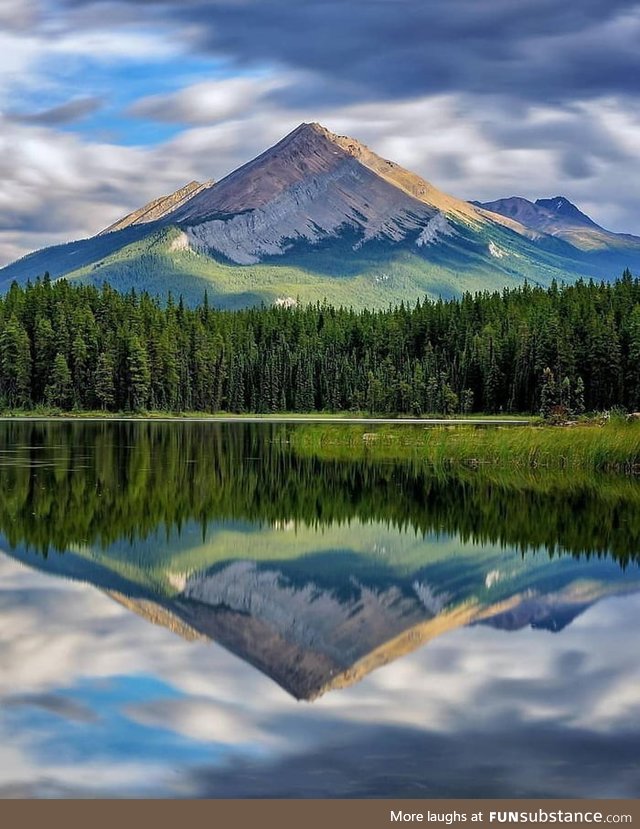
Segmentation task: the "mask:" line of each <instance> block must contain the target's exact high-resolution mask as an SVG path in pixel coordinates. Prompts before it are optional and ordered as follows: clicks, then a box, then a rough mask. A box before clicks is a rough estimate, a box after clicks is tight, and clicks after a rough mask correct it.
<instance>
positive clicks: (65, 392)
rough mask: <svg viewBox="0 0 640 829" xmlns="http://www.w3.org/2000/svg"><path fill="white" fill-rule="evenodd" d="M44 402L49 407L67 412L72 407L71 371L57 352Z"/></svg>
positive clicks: (64, 358)
mask: <svg viewBox="0 0 640 829" xmlns="http://www.w3.org/2000/svg"><path fill="white" fill-rule="evenodd" d="M45 400H46V401H47V403H48V404H49V405H50V406H57V407H58V408H60V409H64V410H68V409H70V408H71V407H72V406H73V383H72V379H71V371H70V370H69V366H68V364H67V359H66V357H65V356H64V354H60V352H58V353H57V354H56V356H55V359H54V361H53V370H52V372H51V378H50V380H49V383H48V384H47V388H46V391H45Z"/></svg>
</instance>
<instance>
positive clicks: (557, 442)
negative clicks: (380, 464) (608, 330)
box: [290, 420, 640, 475]
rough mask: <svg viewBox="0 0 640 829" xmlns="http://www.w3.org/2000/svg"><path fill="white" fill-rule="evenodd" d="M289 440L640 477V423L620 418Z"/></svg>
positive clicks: (326, 447) (407, 456)
mask: <svg viewBox="0 0 640 829" xmlns="http://www.w3.org/2000/svg"><path fill="white" fill-rule="evenodd" d="M290 442H291V444H292V447H293V448H294V450H295V451H297V452H299V453H302V454H313V455H316V456H318V457H320V458H322V459H324V460H348V459H354V458H358V457H368V458H371V459H372V460H380V461H385V460H386V461H393V460H401V459H402V460H417V461H421V462H423V463H424V462H426V463H429V464H431V465H432V466H434V467H437V468H451V467H455V466H464V467H469V468H477V467H495V468H507V467H515V468H518V467H519V468H522V469H551V470H563V469H592V470H599V471H615V472H624V473H625V474H631V475H640V423H637V422H635V423H626V422H624V421H620V422H619V421H617V420H616V421H615V422H610V423H607V424H605V425H600V424H597V423H584V424H578V425H575V426H571V427H559V426H548V425H537V426H532V425H523V426H521V427H517V428H512V427H511V428H501V427H500V426H496V427H495V428H486V429H482V428H479V429H478V428H472V427H466V426H464V425H461V426H456V427H455V428H453V427H447V426H446V425H445V426H441V427H433V428H428V429H415V430H410V431H409V430H407V431H405V430H393V427H391V428H386V427H382V428H379V429H377V430H376V431H375V432H371V431H366V430H365V429H364V428H358V427H351V428H350V429H349V430H347V429H342V430H340V429H339V428H334V429H332V430H328V429H323V427H322V426H321V425H318V426H308V427H305V428H304V429H300V430H296V432H295V433H293V434H292V435H291V438H290Z"/></svg>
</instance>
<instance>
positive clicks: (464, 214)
mask: <svg viewBox="0 0 640 829" xmlns="http://www.w3.org/2000/svg"><path fill="white" fill-rule="evenodd" d="M548 201H549V203H548V204H547V202H546V201H544V200H542V201H539V202H536V203H535V204H534V203H531V202H527V201H526V200H524V199H523V200H516V199H506V200H500V201H499V202H491V203H488V204H478V203H470V202H466V201H463V200H460V199H457V198H455V197H453V196H450V195H447V194H445V193H443V192H441V191H439V190H438V189H436V188H435V187H434V186H433V185H431V184H430V183H429V182H427V181H425V180H424V179H422V178H420V177H419V176H417V175H415V174H413V173H411V172H409V171H408V170H405V169H403V168H402V167H400V166H398V165H397V164H395V163H394V162H392V161H387V160H385V159H383V158H381V157H380V156H378V155H376V154H375V153H374V152H372V151H371V150H370V149H368V148H367V147H366V146H364V145H363V144H361V143H359V142H358V141H356V140H354V139H351V138H348V137H345V136H339V135H335V134H333V133H331V132H329V131H328V130H327V129H325V128H324V127H322V126H321V125H319V124H301V125H300V126H299V127H297V128H296V129H295V130H293V132H291V133H290V134H289V135H287V136H285V138H283V139H282V140H281V141H279V142H278V143H277V144H275V145H274V146H273V147H271V148H269V149H268V150H266V151H265V152H264V153H262V154H261V155H259V156H258V157H257V158H255V159H253V160H252V161H249V162H248V163H247V164H245V165H243V166H242V167H239V168H238V169H237V170H235V171H233V172H232V173H230V174H229V175H228V176H226V177H225V178H223V179H222V180H220V181H219V182H217V183H214V182H213V181H208V182H205V183H204V184H200V183H198V182H190V183H189V184H187V185H186V186H185V187H183V188H181V189H179V190H177V191H176V192H175V193H172V194H170V195H168V196H163V197H160V198H159V199H155V200H154V201H152V202H150V203H149V204H147V205H145V206H144V207H142V208H140V209H139V210H136V211H134V212H133V213H130V214H128V215H127V216H125V217H124V218H123V219H121V220H120V221H118V222H116V223H114V224H112V225H110V226H109V227H108V228H106V229H105V230H104V231H102V232H101V233H99V234H98V235H97V236H94V237H92V238H90V239H84V240H80V241H77V242H71V243H69V244H66V245H58V246H55V247H52V248H47V249H44V250H42V251H37V252H35V253H33V254H30V255H29V256H26V257H24V258H23V259H21V260H19V261H17V262H14V263H13V264H11V265H8V266H7V267H5V268H3V269H0V289H6V288H7V287H8V285H9V284H10V283H11V281H12V280H14V279H15V280H18V281H22V282H24V281H26V280H27V279H34V278H35V277H37V276H39V275H41V274H43V273H44V272H45V271H48V272H49V273H50V274H51V275H52V277H54V278H58V277H61V276H65V277H67V278H69V279H73V280H79V281H81V282H83V283H93V284H102V283H103V282H104V281H108V282H109V283H110V284H111V285H113V287H115V288H118V289H121V290H128V289H130V288H132V287H133V288H136V289H146V290H148V291H150V292H151V293H158V294H160V295H166V294H167V293H168V292H169V291H172V292H173V293H174V294H179V293H180V294H182V295H183V296H184V298H185V300H186V301H188V302H192V303H194V302H197V301H199V300H200V299H202V296H203V294H204V291H205V290H207V291H208V293H209V297H210V299H211V300H212V301H213V302H214V303H216V304H218V305H222V306H225V307H241V306H246V305H251V304H256V303H260V302H267V303H270V302H278V301H279V302H287V303H289V304H290V303H292V302H293V301H294V299H295V298H297V297H299V298H300V300H302V301H305V302H306V301H317V300H322V299H324V298H328V299H330V300H331V301H332V302H333V303H335V304H345V305H353V306H354V307H366V306H369V307H385V306H387V305H388V304H389V303H395V302H399V301H401V300H405V301H413V300H415V299H417V298H421V297H423V296H424V295H425V294H428V295H431V296H438V295H441V296H445V297H448V296H454V295H459V294H461V293H462V292H464V291H466V290H480V289H497V288H501V287H504V286H514V285H518V284H521V283H522V282H523V281H524V280H525V279H528V280H529V281H531V282H534V283H538V284H542V285H547V284H549V283H550V282H551V280H552V279H557V280H573V279H576V278H578V277H580V276H584V277H588V276H594V277H597V278H607V279H608V278H614V277H617V276H619V274H620V273H621V271H622V270H623V269H624V268H625V267H630V268H631V269H632V270H636V271H638V270H640V239H637V238H635V237H630V236H629V237H627V236H619V235H617V234H612V233H609V232H608V231H605V230H604V229H602V228H599V227H598V226H597V225H595V223H593V222H591V220H590V219H588V217H586V216H584V214H582V213H580V211H578V210H577V208H575V207H574V206H573V205H571V203H570V202H567V201H566V200H563V199H560V198H558V199H555V200H554V199H552V200H548ZM516 202H517V203H516ZM521 202H522V204H521ZM545 223H546V224H545ZM558 228H560V230H558Z"/></svg>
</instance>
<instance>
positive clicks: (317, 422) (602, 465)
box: [0, 410, 640, 476]
mask: <svg viewBox="0 0 640 829" xmlns="http://www.w3.org/2000/svg"><path fill="white" fill-rule="evenodd" d="M20 421H22V422H28V421H33V422H47V421H50V422H91V421H98V422H140V423H144V422H147V423H152V422H156V423H162V422H181V423H188V422H193V423H257V424H259V423H272V424H281V425H282V426H283V427H286V426H288V425H296V428H295V429H294V430H291V431H288V432H287V433H286V436H285V437H284V439H285V440H286V441H287V443H288V444H290V446H291V448H292V449H293V450H294V451H295V452H296V453H298V454H302V455H311V454H312V455H314V456H316V457H318V458H321V459H323V460H332V461H341V460H343V461H347V460H353V459H357V458H368V459H371V460H381V461H387V462H393V461H405V460H414V461H417V462H420V463H428V464H430V465H432V466H434V467H437V468H443V469H444V468H451V467H455V466H464V467H467V468H477V467H494V468H521V469H541V470H544V469H552V470H567V469H585V470H599V471H615V472H623V473H625V474H630V475H634V476H635V475H640V422H638V421H635V422H631V423H629V422H626V421H625V419H624V418H623V417H613V418H611V420H610V421H608V422H606V423H603V422H602V421H599V420H593V419H592V420H585V421H583V422H580V423H576V424H572V425H570V426H554V425H549V424H547V423H544V422H543V421H542V420H541V419H540V418H537V417H526V416H518V415H515V416H513V417H509V418H500V417H499V416H487V417H483V416H478V415H476V416H474V417H459V418H419V419H417V418H406V417H397V418H383V417H380V418H376V417H370V416H366V415H361V414H359V413H353V412H345V413H341V414H332V413H321V414H251V415H248V414H247V415H230V414H226V413H218V414H203V413H201V412H183V413H176V412H150V413H139V414H134V413H117V414H113V413H107V412H56V411H43V410H38V411H31V412H29V411H24V412H11V413H5V414H0V422H5V423H10V422H20Z"/></svg>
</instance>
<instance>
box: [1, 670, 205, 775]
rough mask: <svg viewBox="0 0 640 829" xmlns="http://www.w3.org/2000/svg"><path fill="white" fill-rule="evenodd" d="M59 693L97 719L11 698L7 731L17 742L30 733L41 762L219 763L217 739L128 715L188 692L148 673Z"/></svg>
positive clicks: (87, 682)
mask: <svg viewBox="0 0 640 829" xmlns="http://www.w3.org/2000/svg"><path fill="white" fill-rule="evenodd" d="M55 694H56V695H57V696H58V697H59V698H61V699H64V700H66V701H67V702H69V701H70V702H75V703H76V705H77V706H82V707H83V708H84V709H85V710H86V711H90V712H92V713H93V715H94V716H93V717H92V718H88V717H87V718H85V719H84V720H81V719H79V718H78V717H73V716H66V715H65V713H64V711H60V712H59V713H58V715H57V716H56V712H55V711H53V714H54V715H53V716H52V711H51V708H50V707H43V706H41V705H39V704H38V700H37V699H36V700H31V699H29V698H28V697H27V698H24V699H23V700H22V704H19V705H18V704H16V703H17V702H18V700H16V699H15V697H14V699H13V700H12V702H13V705H10V706H9V707H8V709H7V712H6V714H5V733H6V735H7V738H8V739H13V740H15V739H16V738H17V737H18V736H19V735H21V734H28V735H30V736H29V745H30V750H31V751H33V752H34V753H35V754H36V755H37V756H38V757H39V758H40V761H41V762H43V763H46V764H47V765H51V764H57V763H62V764H70V765H75V764H83V763H86V762H88V761H92V762H96V761H98V762H109V763H115V764H117V763H119V762H121V761H122V760H127V761H128V762H135V763H140V764H144V763H148V762H151V763H157V762H158V759H159V758H164V763H165V764H166V763H170V764H179V765H188V764H193V763H202V762H207V763H215V762H216V760H217V758H218V757H219V754H220V750H219V747H218V746H216V744H215V743H211V742H207V743H194V741H193V740H190V739H189V738H187V737H183V736H182V735H181V734H179V733H177V732H175V731H172V730H171V729H170V727H169V728H163V727H162V723H156V724H155V725H154V726H152V727H151V726H146V725H143V724H142V723H139V722H136V720H135V718H131V717H129V716H128V715H127V711H128V709H129V707H130V706H136V705H141V704H151V705H153V704H154V703H157V702H159V701H162V702H166V701H168V700H177V699H180V698H183V697H184V695H183V694H181V693H180V692H179V691H177V690H176V689H175V688H172V687H171V686H170V685H168V684H166V683H164V682H162V681H160V680H158V679H156V678H155V677H152V676H146V675H144V674H132V675H130V676H114V677H110V678H109V679H108V680H100V681H96V680H90V679H86V678H82V679H81V680H80V681H79V682H78V684H77V685H75V686H72V687H70V688H57V689H55Z"/></svg>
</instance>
